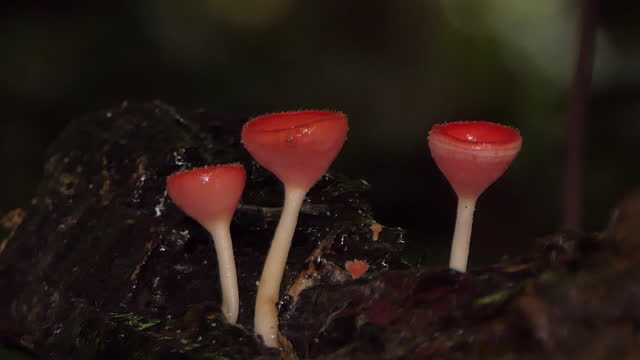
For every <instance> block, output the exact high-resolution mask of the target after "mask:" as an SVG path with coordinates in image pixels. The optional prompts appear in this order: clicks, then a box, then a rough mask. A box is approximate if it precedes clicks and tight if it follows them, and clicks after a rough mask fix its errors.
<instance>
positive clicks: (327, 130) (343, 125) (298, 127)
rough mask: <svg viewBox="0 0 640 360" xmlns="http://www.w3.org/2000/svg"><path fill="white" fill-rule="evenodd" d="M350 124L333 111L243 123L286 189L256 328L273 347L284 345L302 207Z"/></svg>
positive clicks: (259, 156) (255, 150)
mask: <svg viewBox="0 0 640 360" xmlns="http://www.w3.org/2000/svg"><path fill="white" fill-rule="evenodd" d="M348 129H349V127H348V122H347V117H346V115H344V114H343V113H340V112H330V111H294V112H284V113H277V114H271V115H265V116H261V117H258V118H255V119H253V120H251V121H249V122H248V123H247V124H245V126H244V127H243V128H242V143H243V144H244V146H245V147H246V149H247V150H248V151H249V153H250V154H251V156H253V157H254V159H256V161H258V162H259V163H260V164H261V165H262V166H264V167H265V168H267V169H268V170H270V171H271V172H273V173H274V174H275V175H276V177H278V179H280V181H282V183H283V184H284V190H285V199H284V207H283V209H282V215H281V216H280V221H279V223H278V226H277V228H276V232H275V234H274V236H273V241H272V242H271V248H270V249H269V254H268V255H267V259H266V260H265V264H264V268H263V270H262V276H261V277H260V285H259V286H258V294H257V296H256V309H255V319H254V321H255V331H256V332H257V333H258V334H259V335H261V336H262V339H263V341H264V343H265V345H267V346H270V347H277V346H278V313H277V309H276V303H277V301H278V299H279V295H280V283H281V281H282V275H283V273H284V268H285V265H286V261H287V256H288V254H289V248H290V247H291V240H292V238H293V234H294V232H295V228H296V224H297V221H298V213H299V212H300V207H301V206H302V202H303V201H304V198H305V196H306V194H307V192H308V191H309V189H310V188H311V187H312V186H313V185H314V184H315V183H316V182H317V181H318V180H319V179H320V177H321V176H322V175H323V174H324V173H325V172H326V171H327V169H328V168H329V165H331V163H332V162H333V160H334V159H335V157H336V156H337V155H338V153H339V152H340V149H341V148H342V145H343V144H344V142H345V140H346V137H347V131H348Z"/></svg>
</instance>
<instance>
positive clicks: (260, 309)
mask: <svg viewBox="0 0 640 360" xmlns="http://www.w3.org/2000/svg"><path fill="white" fill-rule="evenodd" d="M306 194H307V189H304V188H300V187H292V186H285V196H284V207H283V209H282V215H281V216H280V221H279V222H278V226H277V228H276V232H275V234H274V236H273V241H272V242H271V248H270V249H269V254H268V255H267V259H266V260H265V263H264V269H263V270H262V276H261V277H260V286H259V287H258V294H257V296H256V309H255V319H254V321H255V330H256V332H257V333H258V334H260V335H261V336H262V339H263V341H264V343H265V345H267V346H270V347H277V346H278V311H277V308H276V303H277V302H278V299H279V298H280V282H281V281H282V276H283V273H284V268H285V265H286V263H287V256H288V255H289V248H290V247H291V240H292V239H293V234H294V232H295V230H296V224H297V223H298V213H299V212H300V208H301V207H302V202H303V201H304V197H305V195H306Z"/></svg>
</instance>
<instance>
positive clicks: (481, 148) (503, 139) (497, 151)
mask: <svg viewBox="0 0 640 360" xmlns="http://www.w3.org/2000/svg"><path fill="white" fill-rule="evenodd" d="M521 147H522V138H521V137H520V133H519V131H518V130H517V129H514V128H511V127H508V126H504V125H499V124H494V123H490V122H484V121H470V122H452V123H448V124H441V125H434V126H433V128H432V129H431V131H430V132H429V148H430V150H431V155H432V156H433V159H434V160H435V162H436V164H437V165H438V167H439V168H440V170H441V171H442V173H443V174H444V176H445V177H446V178H447V180H448V181H449V183H450V184H451V187H453V190H454V191H455V192H456V194H457V195H458V196H459V197H471V198H477V197H478V196H480V194H482V192H484V190H486V189H487V188H488V187H489V186H490V185H491V184H493V183H494V182H495V181H496V180H497V179H498V178H499V177H500V176H501V175H502V174H503V173H504V172H505V171H506V170H507V168H508V167H509V165H511V162H513V160H514V159H515V157H516V156H517V155H518V153H519V151H520V148H521Z"/></svg>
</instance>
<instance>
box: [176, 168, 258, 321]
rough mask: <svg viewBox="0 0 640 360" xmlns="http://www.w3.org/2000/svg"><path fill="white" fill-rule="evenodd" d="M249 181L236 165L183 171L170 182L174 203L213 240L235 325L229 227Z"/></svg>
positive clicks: (236, 302) (235, 286)
mask: <svg viewBox="0 0 640 360" xmlns="http://www.w3.org/2000/svg"><path fill="white" fill-rule="evenodd" d="M246 178H247V175H246V172H245V170H244V167H243V166H242V165H241V164H237V163H234V164H228V165H220V166H210V167H205V168H200V169H194V170H188V171H182V172H178V173H175V174H173V175H171V176H169V178H168V179H167V192H168V193H169V196H170V197H171V200H173V202H174V203H175V204H176V205H177V206H178V207H179V208H180V209H181V210H182V211H184V212H185V213H186V214H187V215H189V216H190V217H192V218H193V219H194V220H196V221H197V222H199V223H200V224H201V225H202V226H203V227H204V228H205V229H207V231H209V233H210V234H211V237H212V238H213V242H214V245H215V248H216V254H217V256H218V268H219V272H220V287H221V288H222V307H221V308H222V313H223V314H224V316H225V318H226V319H227V321H228V322H229V323H232V324H234V323H235V322H236V321H237V319H238V310H239V306H240V300H239V296H238V280H237V275H236V264H235V261H234V259H233V245H232V242H231V234H230V231H229V226H230V224H231V219H232V218H233V213H234V212H235V210H236V208H237V207H238V203H239V202H240V198H241V197H242V191H243V190H244V186H245V183H246Z"/></svg>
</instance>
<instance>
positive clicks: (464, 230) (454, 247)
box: [449, 197, 477, 272]
mask: <svg viewBox="0 0 640 360" xmlns="http://www.w3.org/2000/svg"><path fill="white" fill-rule="evenodd" d="M476 200H477V198H464V197H461V198H458V214H457V215H456V227H455V230H454V231H453V243H452V244H451V258H450V259H449V267H450V268H451V269H455V270H458V271H461V272H466V271H467V260H468V258H469V244H470V242H471V227H472V225H473V212H474V210H475V209H476Z"/></svg>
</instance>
